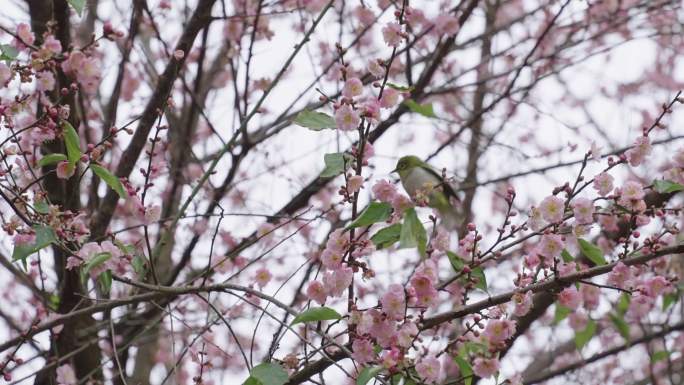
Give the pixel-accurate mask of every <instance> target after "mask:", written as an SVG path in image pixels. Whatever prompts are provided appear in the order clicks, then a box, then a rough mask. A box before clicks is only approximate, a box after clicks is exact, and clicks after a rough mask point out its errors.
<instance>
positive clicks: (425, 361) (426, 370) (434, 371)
mask: <svg viewBox="0 0 684 385" xmlns="http://www.w3.org/2000/svg"><path fill="white" fill-rule="evenodd" d="M441 368H442V365H441V364H440V362H439V360H438V359H437V358H435V357H432V356H429V357H423V358H422V359H421V360H420V361H419V362H418V363H417V364H416V372H417V373H418V376H420V378H421V379H422V380H423V381H424V382H425V383H426V384H433V383H435V382H437V381H438V380H439V377H440V371H441Z"/></svg>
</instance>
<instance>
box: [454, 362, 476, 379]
mask: <svg viewBox="0 0 684 385" xmlns="http://www.w3.org/2000/svg"><path fill="white" fill-rule="evenodd" d="M454 361H456V365H458V369H459V370H460V372H461V378H463V381H464V382H463V384H464V385H471V384H472V383H473V368H472V367H471V366H470V363H469V362H468V361H467V360H466V359H464V358H463V357H461V355H460V354H459V355H458V356H455V357H454Z"/></svg>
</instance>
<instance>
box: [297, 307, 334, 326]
mask: <svg viewBox="0 0 684 385" xmlns="http://www.w3.org/2000/svg"><path fill="white" fill-rule="evenodd" d="M340 318H342V316H341V315H340V314H339V313H338V312H336V311H335V310H334V309H331V308H329V307H326V306H321V307H313V308H311V309H309V310H305V311H303V312H301V313H299V315H298V316H296V317H295V319H293V320H292V323H291V324H290V325H296V324H298V323H303V322H314V321H326V320H338V319H340Z"/></svg>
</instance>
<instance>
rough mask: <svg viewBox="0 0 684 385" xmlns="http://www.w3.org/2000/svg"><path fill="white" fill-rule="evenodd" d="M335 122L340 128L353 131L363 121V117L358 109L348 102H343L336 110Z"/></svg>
mask: <svg viewBox="0 0 684 385" xmlns="http://www.w3.org/2000/svg"><path fill="white" fill-rule="evenodd" d="M335 122H336V123H337V128H339V129H340V130H342V131H353V130H355V129H356V128H357V127H358V126H359V124H360V123H361V117H360V116H359V113H358V112H357V111H356V110H354V109H352V108H351V107H350V106H349V105H347V104H343V105H342V106H340V108H338V109H337V111H335Z"/></svg>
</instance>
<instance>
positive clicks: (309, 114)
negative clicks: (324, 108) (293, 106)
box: [292, 110, 337, 131]
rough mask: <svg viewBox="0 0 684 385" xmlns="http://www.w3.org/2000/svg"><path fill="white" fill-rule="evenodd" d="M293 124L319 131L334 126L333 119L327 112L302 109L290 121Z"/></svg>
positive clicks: (335, 125)
mask: <svg viewBox="0 0 684 385" xmlns="http://www.w3.org/2000/svg"><path fill="white" fill-rule="evenodd" d="M292 122H293V123H294V124H296V125H298V126H302V127H306V128H308V129H310V130H313V131H321V130H323V129H326V128H335V127H337V124H335V119H333V118H332V116H330V115H328V114H324V113H322V112H318V111H309V110H304V111H301V112H300V113H298V114H297V116H295V118H294V120H293V121H292Z"/></svg>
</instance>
